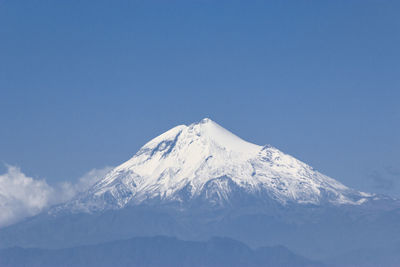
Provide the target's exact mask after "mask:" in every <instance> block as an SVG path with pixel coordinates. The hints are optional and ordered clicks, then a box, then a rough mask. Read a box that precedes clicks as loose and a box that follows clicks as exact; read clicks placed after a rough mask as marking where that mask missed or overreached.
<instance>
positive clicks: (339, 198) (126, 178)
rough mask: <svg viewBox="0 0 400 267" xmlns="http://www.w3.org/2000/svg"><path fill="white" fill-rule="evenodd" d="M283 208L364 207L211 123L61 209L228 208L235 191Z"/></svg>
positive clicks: (160, 145)
mask: <svg viewBox="0 0 400 267" xmlns="http://www.w3.org/2000/svg"><path fill="white" fill-rule="evenodd" d="M234 191H236V192H238V191H239V192H240V193H241V195H247V196H251V197H253V198H257V199H258V200H260V201H261V202H265V201H271V200H274V201H276V202H278V203H281V204H287V203H297V204H316V205H318V204H322V203H330V204H334V205H340V204H361V203H363V202H364V201H366V200H367V199H370V198H372V197H373V195H369V194H366V193H362V192H357V191H355V190H352V189H350V188H348V187H346V186H344V185H343V184H341V183H340V182H338V181H336V180H334V179H332V178H329V177H327V176H325V175H323V174H321V173H319V172H317V171H315V170H314V169H313V168H312V167H310V166H308V165H307V164H305V163H303V162H301V161H299V160H297V159H295V158H293V157H291V156H289V155H287V154H285V153H283V152H281V151H279V150H278V149H276V148H274V147H271V146H264V147H262V146H258V145H254V144H251V143H248V142H246V141H244V140H242V139H241V138H239V137H237V136H236V135H234V134H232V133H231V132H229V131H227V130H226V129H224V128H222V127H221V126H219V125H218V124H216V123H215V122H213V121H212V120H210V119H203V120H202V121H200V122H199V123H195V124H192V125H189V126H185V125H180V126H177V127H174V128H172V129H171V130H169V131H167V132H165V133H163V134H162V135H160V136H158V137H156V138H154V139H153V140H151V141H150V142H148V143H147V144H145V145H144V146H143V147H142V148H141V149H140V150H139V151H138V152H137V153H136V154H135V155H134V156H133V157H132V158H131V159H130V160H128V161H127V162H125V163H123V164H121V165H120V166H118V167H116V168H115V169H113V170H112V171H111V172H110V173H108V174H107V175H106V177H104V178H103V179H102V180H101V181H99V182H98V183H97V184H95V185H94V186H93V187H92V188H91V189H89V191H87V192H85V193H84V194H82V195H80V196H79V197H78V198H77V199H74V200H73V201H71V202H69V203H67V204H66V205H63V206H61V207H58V208H57V209H56V210H53V212H56V211H59V210H71V211H74V212H80V211H88V212H91V211H96V210H104V209H109V208H122V207H125V206H126V205H138V204H143V203H156V204H157V205H158V204H160V203H162V204H165V203H176V204H181V205H182V204H183V205H187V204H188V203H190V202H192V201H195V200H202V201H203V202H206V203H207V204H209V205H210V206H219V207H222V206H225V205H227V204H229V203H230V202H231V201H232V195H233V192H234Z"/></svg>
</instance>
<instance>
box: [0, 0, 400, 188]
mask: <svg viewBox="0 0 400 267" xmlns="http://www.w3.org/2000/svg"><path fill="white" fill-rule="evenodd" d="M399 11H400V3H399V2H398V1H387V0H379V1H378V0H376V1H372V0H362V1H361V0H360V1H353V0H350V1H349V0H346V1H340V0H339V1H209V0H199V1H148V0H147V1H121V0H118V1H103V0H99V1H76V0H71V1H46V0H43V1H19V0H12V1H11V0H0V125H1V130H0V161H2V162H4V163H7V164H11V165H15V166H19V167H21V169H22V171H23V172H24V173H26V174H27V175H29V176H32V177H35V178H41V179H46V180H47V181H48V182H49V183H56V182H59V181H65V180H70V181H75V180H77V179H78V178H79V177H81V176H82V175H84V174H85V173H86V172H87V171H89V170H91V169H93V168H103V167H104V166H115V165H117V164H119V163H121V162H123V161H125V160H127V159H128V158H130V157H131V156H132V155H133V154H134V153H135V152H136V151H137V150H138V149H139V148H140V146H142V145H143V144H144V143H145V142H147V141H148V140H150V139H151V138H153V137H155V136H157V135H158V134H160V133H162V132H164V131H166V130H168V129H169V128H171V127H173V126H175V125H178V124H182V123H184V124H189V123H191V122H194V121H198V120H200V119H202V118H204V117H210V118H212V119H213V120H214V121H216V122H218V123H219V124H221V125H222V126H224V127H225V128H227V129H229V130H231V131H232V132H234V133H236V134H237V135H239V136H241V137H242V138H244V139H246V140H248V141H251V142H254V143H257V144H260V145H262V144H267V143H268V144H271V145H273V146H276V147H277V148H279V149H281V150H282V151H284V152H287V153H289V154H291V155H293V156H296V157H297V158H299V159H301V160H303V161H305V162H306V163H309V164H310V165H312V166H313V167H315V168H316V169H318V170H320V171H321V172H323V173H325V174H327V175H329V176H331V177H334V178H335V179H337V180H339V181H341V182H343V183H345V184H347V185H349V186H352V187H355V188H357V189H361V190H366V191H372V192H381V193H386V194H389V195H394V196H400V152H399V151H400V107H399V99H400V52H399V50H400V49H399V47H400V17H399V15H398V14H399ZM0 171H1V172H5V171H6V167H4V166H1V167H0Z"/></svg>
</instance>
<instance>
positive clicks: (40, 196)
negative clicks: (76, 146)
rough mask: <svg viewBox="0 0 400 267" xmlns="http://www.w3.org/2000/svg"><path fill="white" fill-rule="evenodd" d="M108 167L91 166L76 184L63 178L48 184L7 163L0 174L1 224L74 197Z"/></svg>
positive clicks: (33, 213)
mask: <svg viewBox="0 0 400 267" xmlns="http://www.w3.org/2000/svg"><path fill="white" fill-rule="evenodd" d="M111 169H112V168H111V167H105V168H103V169H93V170H91V171H89V172H88V173H86V174H85V175H84V176H82V177H81V178H80V179H79V180H78V182H77V183H75V184H73V183H70V182H63V183H60V184H57V185H55V186H50V185H49V184H47V182H46V181H45V180H39V179H35V178H32V177H28V176H26V175H25V174H24V173H22V172H21V170H20V169H19V168H18V167H15V166H7V172H6V173H4V174H1V175H0V227H3V226H6V225H10V224H12V223H15V222H17V221H19V220H21V219H23V218H26V217H29V216H33V215H36V214H38V213H39V212H41V211H42V210H43V209H45V208H48V207H49V206H51V205H54V204H57V203H61V202H64V201H67V200H69V199H71V198H73V197H74V196H75V195H76V194H77V193H79V192H83V191H85V190H87V189H88V188H89V187H90V186H91V185H93V184H94V183H96V182H97V181H98V180H99V179H101V178H103V177H104V175H105V174H106V173H107V172H109V171H110V170H111Z"/></svg>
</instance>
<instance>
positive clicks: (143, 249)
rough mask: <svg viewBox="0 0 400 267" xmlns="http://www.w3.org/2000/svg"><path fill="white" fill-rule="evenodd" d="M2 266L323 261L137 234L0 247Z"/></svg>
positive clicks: (222, 242) (298, 264)
mask: <svg viewBox="0 0 400 267" xmlns="http://www.w3.org/2000/svg"><path fill="white" fill-rule="evenodd" d="M0 266H3V267H22V266H31V267H54V266H58V267H61V266H65V267H70V266H82V267H101V266H104V267H105V266H118V267H124V266H126V267H128V266H129V267H131V266H141V267H161V266H163V267H179V266H182V267H184V266H187V267H200V266H201V267H203V266H210V267H212V266H215V267H224V266H226V267H235V266H237V267H242V266H246V267H264V266H287V267H306V266H307V267H318V266H323V264H322V263H319V262H316V261H311V260H307V259H305V258H303V257H301V256H298V255H295V254H293V253H292V252H290V251H289V250H288V249H286V248H285V247H262V248H258V249H250V248H249V247H248V246H246V245H245V244H243V243H241V242H238V241H235V240H232V239H229V238H212V239H211V240H209V241H206V242H205V241H204V242H199V241H182V240H178V239H176V238H171V237H162V236H157V237H136V238H132V239H128V240H120V241H114V242H108V243H104V244H97V245H90V246H80V247H75V248H66V249H57V250H51V249H23V248H15V247H14V248H8V249H3V250H0Z"/></svg>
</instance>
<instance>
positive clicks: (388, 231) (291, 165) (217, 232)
mask: <svg viewBox="0 0 400 267" xmlns="http://www.w3.org/2000/svg"><path fill="white" fill-rule="evenodd" d="M156 235H168V236H175V237H178V238H181V239H184V240H207V239H209V238H211V237H213V236H226V237H230V238H233V239H236V240H240V241H241V242H244V243H246V244H247V245H250V246H252V247H262V246H276V245H283V246H285V247H288V248H289V249H290V250H292V251H294V252H295V253H297V254H299V255H304V256H306V257H307V258H311V259H319V260H325V259H329V261H330V262H335V260H334V259H337V260H339V259H345V258H346V257H344V256H343V257H342V256H341V255H350V254H351V255H354V253H355V251H358V252H357V253H359V254H360V253H361V254H362V253H365V251H371V250H380V251H382V250H383V251H397V248H398V244H400V203H399V201H398V200H395V199H392V198H389V197H386V196H381V195H375V194H369V193H364V192H359V191H357V190H355V189H351V188H348V187H346V186H345V185H343V184H342V183H340V182H338V181H336V180H334V179H332V178H330V177H328V176H325V175H323V174H321V173H319V172H318V171H316V170H314V169H313V168H312V167H310V166H308V165H307V164H305V163H303V162H301V161H299V160H297V159H295V158H293V157H291V156H289V155H287V154H285V153H283V152H281V151H279V150H278V149H276V148H274V147H272V146H269V145H266V146H258V145H254V144H251V143H248V142H246V141H244V140H242V139H240V138H239V137H237V136H235V135H234V134H232V133H230V132H229V131H227V130H225V129H224V128H222V127H221V126H219V125H218V124H216V123H215V122H213V121H212V120H210V119H203V120H202V121H200V122H198V123H194V124H191V125H189V126H185V125H181V126H177V127H174V128H173V129H171V130H169V131H167V132H165V133H164V134H162V135H160V136H158V137H156V138H154V139H153V140H151V141H150V142H148V143H147V144H145V145H144V146H143V147H142V148H141V149H140V150H139V151H138V152H137V153H136V154H135V155H134V156H133V157H132V158H131V159H130V160H128V161H127V162H125V163H123V164H121V165H120V166H118V167H116V168H115V169H113V170H112V171H111V172H109V173H108V174H107V175H106V176H105V177H104V178H103V179H101V180H100V181H99V182H98V183H96V184H95V185H93V186H92V187H91V188H90V189H89V190H87V191H86V192H83V193H82V194H80V195H78V196H77V197H76V198H75V199H73V200H71V201H69V202H67V203H63V204H61V205H58V206H56V207H52V208H51V209H50V210H48V211H46V212H44V213H42V214H40V215H38V216H35V217H32V218H29V219H27V220H25V221H24V222H21V223H18V224H15V225H12V226H9V227H6V228H3V229H0V247H2V248H7V247H12V246H21V247H32V248H33V247H36V248H42V249H43V250H40V251H39V252H40V253H44V254H46V253H47V254H46V255H49V257H53V256H52V255H53V254H52V253H54V251H48V250H46V249H48V248H67V247H76V246H82V245H89V244H90V245H91V247H92V246H94V244H98V243H104V242H109V241H113V240H120V239H127V238H132V237H137V236H148V237H150V236H156ZM135 240H136V239H135ZM121 242H122V241H121ZM135 242H136V241H135ZM174 242H175V241H174ZM176 242H178V241H176ZM179 242H180V241H179ZM179 242H178V243H179ZM210 242H211V241H210ZM124 244H125V243H124ZM196 244H197V243H196ZM207 244H208V243H207ZM86 248H87V247H86ZM71 249H72V248H71ZM71 249H70V250H65V249H63V250H60V251H61V252H60V253H61V254H62V255H64V254H63V253H70V252H71V251H72V250H71ZM96 249H98V247H96ZM4 251H8V252H7V253H13V251H19V252H21V253H22V254H23V255H25V254H26V253H28V254H29V253H30V252H29V251H30V250H23V249H16V248H15V249H14V250H13V249H11V250H3V252H2V253H5V252H4ZM257 251H258V250H257ZM399 252H400V251H399ZM16 253H17V252H16ZM252 253H256V252H254V251H253V252H252ZM346 253H350V254H346ZM352 253H353V254H352ZM361 254H360V255H361ZM383 254H384V253H383ZM381 255H382V253H381ZM388 255H392V256H388V257H389V258H390V257H391V258H392V259H393V260H395V259H396V257H395V256H393V255H394V254H393V253H389V254H388ZM335 257H337V258H335ZM372 257H373V256H372ZM347 258H348V259H350V258H351V257H350V256H347ZM360 258H362V257H360ZM375 259H376V260H377V262H379V257H378V255H377V256H376V258H375ZM349 262H350V260H349ZM389 262H390V261H388V263H389ZM340 264H341V265H343V266H344V265H345V264H346V262H343V261H340ZM352 264H356V263H355V262H354V261H352ZM146 266H147V265H146ZM148 266H153V265H148ZM204 266H213V265H204ZM242 266H243V265H242ZM247 266H250V265H247ZM254 266H256V265H254ZM277 266H281V265H277ZM282 266H284V265H282ZM354 266H357V265H354ZM377 266H379V265H377Z"/></svg>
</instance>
